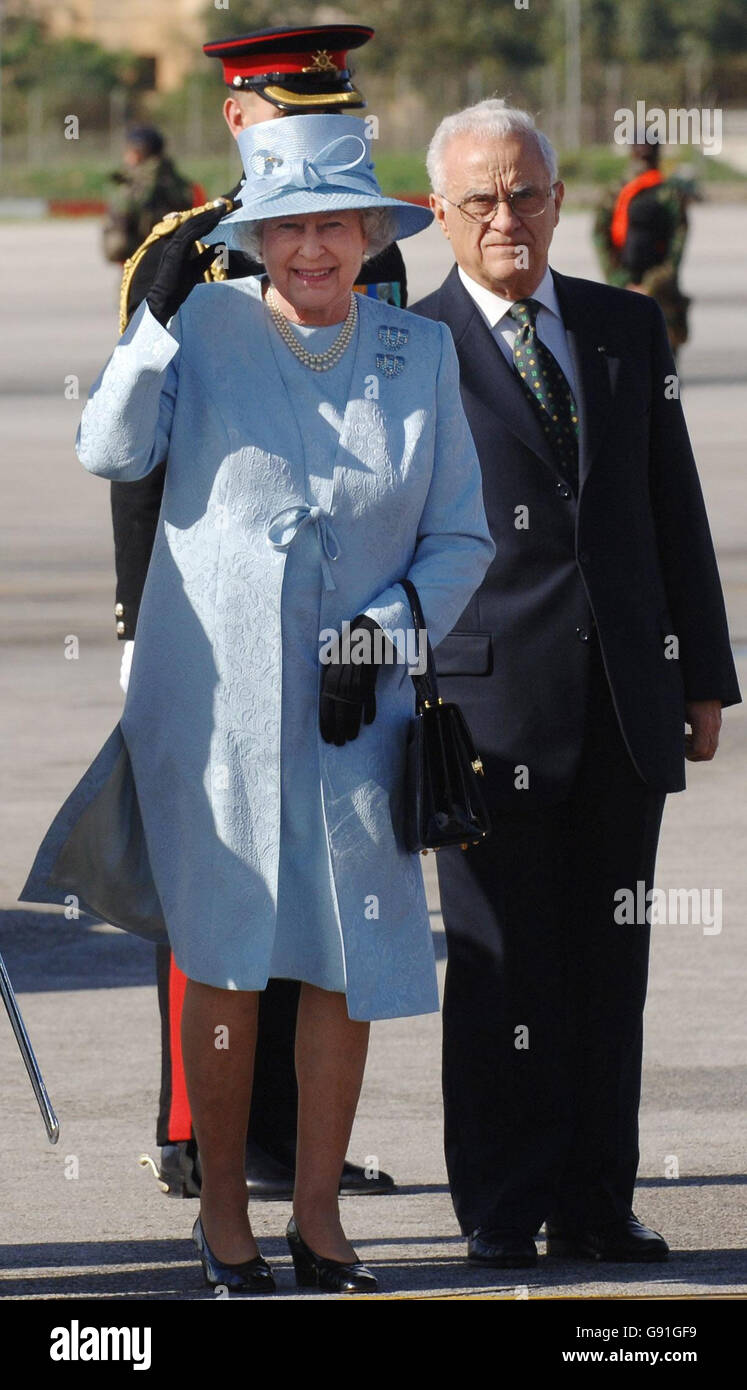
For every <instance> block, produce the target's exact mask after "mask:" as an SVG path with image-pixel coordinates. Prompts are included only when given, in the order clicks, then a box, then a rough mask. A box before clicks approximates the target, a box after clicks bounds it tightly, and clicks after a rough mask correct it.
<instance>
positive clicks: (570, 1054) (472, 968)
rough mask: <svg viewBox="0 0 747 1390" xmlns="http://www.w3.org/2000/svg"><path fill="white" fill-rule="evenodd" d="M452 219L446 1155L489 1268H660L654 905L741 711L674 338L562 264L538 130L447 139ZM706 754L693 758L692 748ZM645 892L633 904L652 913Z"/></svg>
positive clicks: (476, 1249) (475, 132)
mask: <svg viewBox="0 0 747 1390" xmlns="http://www.w3.org/2000/svg"><path fill="white" fill-rule="evenodd" d="M428 163H429V173H430V176H431V181H432V185H433V189H434V194H433V197H432V206H433V208H434V210H435V213H436V217H437V218H438V221H439V223H440V226H441V229H442V231H443V232H444V234H445V235H446V236H447V237H448V238H449V240H450V241H451V243H452V246H453V249H454V254H455V257H456V261H457V265H456V266H455V267H454V269H453V270H452V272H451V274H450V275H449V276H448V278H447V279H446V281H445V282H444V284H443V285H442V286H441V288H440V289H439V290H437V291H436V293H435V294H432V295H430V296H428V298H426V299H424V300H422V301H421V302H420V303H419V304H418V305H417V306H416V312H418V313H421V314H425V315H427V316H428V317H430V318H434V319H440V320H442V321H443V322H445V323H447V324H448V325H449V327H450V328H451V331H452V334H453V336H454V341H455V344H456V348H457V352H458V354H459V359H460V363H461V374H462V394H463V400H464V405H465V408H466V412H467V416H468V419H469V422H470V427H471V429H472V433H473V435H474V439H475V443H476V446H477V449H478V452H479V455H480V459H481V463H482V469H483V480H484V496H485V506H486V511H487V515H488V520H489V523H490V526H491V531H492V534H493V539H494V540H495V542H496V547H497V549H496V557H495V560H494V562H493V564H492V566H491V568H490V570H489V571H488V574H487V576H486V578H485V580H484V582H483V584H482V587H481V588H480V590H479V591H478V592H477V594H476V595H475V596H474V598H473V599H472V601H471V602H470V604H469V606H468V607H467V609H466V610H465V612H464V614H463V615H462V617H461V619H460V621H459V623H458V624H457V627H456V629H455V630H454V631H453V632H452V634H451V635H450V636H449V637H447V638H446V640H445V641H444V642H443V643H442V644H441V645H440V646H439V648H438V649H437V652H436V661H437V668H438V670H439V672H440V674H441V677H442V680H441V693H442V694H443V695H444V696H445V697H446V698H447V699H451V700H456V701H458V703H459V704H460V705H461V706H462V708H463V710H464V712H465V714H466V716H467V718H468V720H469V723H470V725H471V727H472V732H473V734H474V737H475V742H476V744H477V747H478V748H479V750H480V753H481V755H482V759H483V762H484V764H485V773H486V778H485V786H486V791H487V794H488V799H489V803H490V809H491V813H492V819H493V833H492V835H491V836H490V837H489V838H488V839H487V840H486V841H485V843H484V845H480V846H478V847H476V848H473V849H470V850H469V851H468V852H466V853H462V852H461V851H460V850H458V849H456V850H447V851H442V852H441V853H440V854H439V856H438V870H439V882H440V889H441V901H442V906H443V914H444V923H445V929H446V936H447V944H448V967H447V976H446V993H445V1000H444V1102H445V1119H446V1136H445V1143H446V1157H447V1165H448V1170H449V1178H450V1183H451V1188H452V1194H453V1199H454V1204H455V1209H456V1213H457V1216H458V1219H459V1222H460V1225H461V1227H462V1230H463V1231H464V1233H465V1235H466V1236H467V1237H468V1256H469V1258H470V1259H472V1260H474V1261H475V1262H478V1263H483V1264H487V1265H491V1266H496V1267H514V1266H526V1265H531V1264H534V1263H535V1262H536V1258H537V1251H536V1246H535V1244H534V1240H533V1237H534V1235H535V1234H536V1232H537V1231H538V1230H539V1228H540V1226H541V1225H542V1223H543V1221H546V1222H547V1231H548V1253H549V1254H551V1255H561V1256H569V1257H581V1258H596V1259H608V1260H639V1259H641V1260H662V1259H666V1257H667V1253H668V1252H667V1245H666V1243H665V1241H664V1240H663V1238H662V1237H661V1236H660V1235H659V1234H658V1233H657V1232H655V1231H651V1230H648V1229H647V1228H646V1227H645V1226H643V1225H642V1224H641V1223H640V1222H638V1221H637V1219H636V1217H635V1216H634V1214H633V1209H632V1200H633V1189H634V1185H635V1177H636V1171H637V1165H638V1105H639V1097H640V1078H641V1046H642V1018H643V1006H644V1000H645V993H646V976H647V967H648V946H649V924H648V923H647V922H646V920H645V914H644V920H641V921H638V922H636V923H635V924H630V923H629V922H627V921H625V920H624V919H623V920H622V921H621V917H620V911H619V906H618V905H619V903H620V901H621V899H620V892H621V890H626V889H630V890H633V891H635V890H636V888H637V886H638V885H641V884H643V885H645V889H646V890H648V888H649V887H650V886H651V881H652V877H653V872H654V863H655V857H656V847H657V840H658V833H659V824H660V820H661V815H662V810H663V806H664V799H665V795H666V793H667V792H671V791H680V790H681V789H682V788H683V787H684V785H685V777H684V757H685V756H687V757H688V758H690V759H692V760H695V761H707V760H709V759H711V758H712V757H713V755H714V753H715V751H716V747H717V744H718V737H719V727H720V723H721V707H722V705H729V704H733V703H735V702H737V701H738V700H739V698H740V696H739V690H738V687H737V682H736V675H735V671H734V664H733V661H732V655H731V650H730V646H729V638H728V632H727V626H726V616H725V612H724V604H723V598H722V594H721V588H720V584H719V578H718V573H717V569H716V562H715V557H714V553H713V547H712V544H711V539H710V534H709V529H708V522H707V519H706V514H705V510H704V505H703V498H702V494H701V490H700V485H699V482H698V477H697V473H696V470H695V464H694V461H693V456H692V451H691V448H690V443H689V439H688V434H687V429H686V426H685V421H684V417H683V414H682V409H681V406H680V402H679V399H678V384H677V378H676V375H675V370H674V364H673V361H672V357H671V353H670V350H669V345H668V341H667V334H666V330H665V327H664V322H663V319H662V315H661V312H660V310H659V308H658V306H657V305H656V304H655V303H654V302H653V301H652V300H651V299H649V298H648V297H645V296H643V295H638V294H635V293H631V292H628V291H625V290H620V289H613V288H610V287H608V286H605V285H599V284H596V283H592V282H591V281H587V280H580V279H571V278H569V277H568V276H565V275H559V274H557V273H556V272H554V271H551V270H550V269H549V268H548V250H549V246H550V242H551V239H552V235H553V230H554V228H555V226H556V225H557V222H558V217H559V213H560V206H561V202H562V198H563V185H562V183H561V182H559V181H558V177H557V167H556V162H555V156H554V153H553V150H552V147H551V146H550V144H549V142H548V141H547V140H546V138H545V137H544V136H543V135H541V134H540V132H538V131H536V130H535V128H534V124H533V121H532V119H531V117H529V116H527V115H526V113H524V112H520V111H515V110H512V109H510V108H508V107H505V106H504V103H502V102H499V101H488V102H481V103H480V104H479V106H477V107H474V108H471V109H470V110H468V111H466V112H461V113H459V114H458V115H457V116H452V117H448V118H447V119H446V120H445V121H444V122H442V125H441V126H440V127H439V129H438V131H437V132H436V135H435V136H434V139H433V142H432V144H431V148H430V151H429V161H428ZM686 723H688V724H689V725H690V730H691V732H690V733H689V735H687V736H685V724H686ZM640 891H641V890H640V888H639V896H640Z"/></svg>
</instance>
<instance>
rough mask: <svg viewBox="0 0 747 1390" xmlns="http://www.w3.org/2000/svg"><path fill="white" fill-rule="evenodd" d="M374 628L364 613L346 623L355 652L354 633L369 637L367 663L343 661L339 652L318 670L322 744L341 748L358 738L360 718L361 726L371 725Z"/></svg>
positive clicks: (374, 697)
mask: <svg viewBox="0 0 747 1390" xmlns="http://www.w3.org/2000/svg"><path fill="white" fill-rule="evenodd" d="M378 629H379V624H378V623H377V622H374V619H373V618H368V617H366V615H365V614H360V615H359V616H358V617H357V618H353V621H352V623H351V624H350V644H351V647H352V649H353V651H355V646H356V636H355V635H356V633H357V632H361V631H362V632H367V633H368V634H369V637H370V638H371V640H370V641H369V643H368V655H369V657H370V660H368V661H362V662H355V661H343V660H342V656H343V653H342V651H340V652H339V653H338V656H339V658H340V659H339V660H337V661H332V662H329V663H328V664H327V665H326V666H324V667H323V668H322V688H321V695H320V697H319V727H320V729H321V732H322V738H323V739H324V742H325V743H335V744H336V745H337V747H338V748H341V747H342V745H343V744H344V743H347V742H348V740H349V739H354V738H357V737H358V734H359V732H360V727H361V718H363V722H364V724H373V721H374V719H375V718H376V693H375V692H376V677H377V675H378V674H379V668H378V665H377V664H376V662H375V661H374V655H375V653H374V643H373V634H374V633H375V632H376V631H377V630H378ZM364 651H365V648H364ZM351 655H352V652H351Z"/></svg>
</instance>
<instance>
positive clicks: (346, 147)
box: [201, 114, 433, 250]
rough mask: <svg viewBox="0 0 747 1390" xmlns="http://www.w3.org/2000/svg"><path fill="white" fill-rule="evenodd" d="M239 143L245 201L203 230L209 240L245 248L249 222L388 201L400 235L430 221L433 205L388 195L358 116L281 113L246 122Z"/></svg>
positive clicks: (397, 237)
mask: <svg viewBox="0 0 747 1390" xmlns="http://www.w3.org/2000/svg"><path fill="white" fill-rule="evenodd" d="M237 143H238V146H239V152H240V154H241V159H242V162H243V165H244V174H245V182H244V184H243V185H242V188H241V192H240V195H239V196H240V198H241V207H240V208H237V209H236V210H235V211H234V212H230V213H229V214H228V216H227V217H224V218H223V219H222V220H221V221H220V222H219V223H218V225H217V226H216V227H215V228H214V230H213V231H212V232H209V233H208V234H207V235H206V236H204V237H202V238H201V240H202V241H204V242H206V243H210V244H215V243H216V242H223V243H225V245H226V246H228V247H229V249H231V250H234V249H235V250H242V249H243V247H244V244H245V243H244V238H243V235H242V232H243V225H245V224H246V223H247V222H261V221H265V220H266V219H267V218H269V217H286V216H289V217H293V216H296V215H297V214H299V213H309V212H327V211H329V210H330V209H335V210H337V209H341V208H361V209H363V208H389V209H390V211H391V213H392V217H393V219H394V226H395V232H394V236H395V240H398V241H399V240H401V239H402V237H408V236H414V235H415V233H416V232H420V231H422V229H423V227H427V226H428V225H429V223H431V222H432V221H433V213H432V212H431V211H430V209H429V208H424V207H419V206H418V205H417V204H415V203H404V202H402V201H401V200H400V199H399V198H385V197H384V195H383V193H382V191H381V189H380V188H379V185H378V183H377V180H376V174H375V172H374V166H373V162H372V160H371V136H370V133H369V129H368V125H367V123H366V121H363V120H360V118H359V117H357V116H338V115H330V114H327V115H319V116H284V117H283V119H282V120H276V121H262V122H260V124H259V125H253V126H248V127H247V128H246V130H242V132H241V134H240V135H239V137H238V141H237ZM242 224H243V225H242Z"/></svg>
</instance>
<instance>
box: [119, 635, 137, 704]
mask: <svg viewBox="0 0 747 1390" xmlns="http://www.w3.org/2000/svg"><path fill="white" fill-rule="evenodd" d="M134 648H135V639H134V637H132V638H129V639H128V641H126V642H125V644H124V651H123V652H122V664H121V666H120V668H119V684H120V685H121V687H122V689H123V690H124V693H125V695H126V694H127V687H128V685H129V683H130V667H131V665H132V653H133V651H134Z"/></svg>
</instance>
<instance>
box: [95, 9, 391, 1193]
mask: <svg viewBox="0 0 747 1390" xmlns="http://www.w3.org/2000/svg"><path fill="white" fill-rule="evenodd" d="M373 32H374V31H373V29H371V28H369V27H368V26H367V25H360V24H326V25H303V26H294V27H290V28H289V27H283V28H273V29H260V30H255V31H253V32H251V33H248V34H242V35H237V36H235V37H233V38H229V39H222V40H218V41H216V42H214V43H207V44H205V45H204V51H205V53H206V54H207V55H208V56H209V57H214V58H217V59H218V60H219V61H220V63H221V65H222V75H223V80H224V82H225V84H226V86H227V87H228V88H229V91H230V95H229V96H227V97H226V98H225V100H224V103H223V115H224V117H225V120H226V123H227V125H228V127H229V129H230V131H231V134H232V135H233V136H234V137H237V136H238V135H239V134H240V133H241V131H242V130H243V129H244V128H245V127H246V126H250V125H256V124H258V123H260V122H262V121H270V120H277V119H280V118H281V117H282V116H283V115H285V114H294V115H300V114H302V113H307V114H309V113H315V112H319V111H348V110H351V111H352V110H359V109H360V108H362V107H364V106H365V105H366V103H365V100H364V98H363V96H362V95H361V93H360V92H359V91H358V89H357V88H356V87H355V86H354V85H353V82H352V80H351V72H350V70H349V68H348V60H347V54H348V50H350V49H357V48H359V47H361V46H362V45H363V44H364V43H366V42H367V41H368V40H369V39H370V38H371V37H372V35H373ZM240 195H241V189H240V185H239V184H237V185H236V187H235V188H233V189H232V190H231V192H230V193H229V194H227V195H226V197H227V198H230V199H231V200H233V199H235V198H238V197H240ZM224 213H225V207H218V208H216V210H215V211H214V213H213V214H212V215H211V213H210V212H208V213H206V212H205V211H203V210H201V209H198V210H197V212H196V214H194V216H196V217H197V218H199V219H200V225H201V230H202V233H203V234H205V233H206V232H207V231H208V230H209V228H208V226H206V225H205V226H203V225H202V224H203V223H206V222H211V224H212V225H214V224H215V223H217V222H218V220H219V218H220V217H222V216H223V215H224ZM195 235H196V234H194V233H193V232H192V229H191V227H190V225H189V223H188V222H187V221H185V222H183V223H182V224H181V225H180V224H179V222H177V221H175V222H174V230H173V232H172V233H171V235H170V236H169V235H168V232H166V235H165V237H164V236H159V237H158V238H157V239H156V240H154V241H153V244H152V245H151V246H149V247H148V248H147V250H145V251H144V252H143V254H142V255H140V256H139V257H138V261H137V265H136V267H133V273H132V274H131V275H130V274H128V275H127V282H126V283H127V292H126V295H125V297H124V298H125V303H124V304H123V306H122V307H123V311H124V312H123V320H124V321H126V320H127V319H129V317H131V316H132V314H133V313H134V312H135V310H136V308H137V306H138V304H139V303H140V302H141V300H142V299H144V298H145V296H146V294H147V293H148V291H149V290H150V287H151V284H152V282H153V279H154V278H155V275H156V271H157V270H158V268H159V264H160V261H161V257H162V255H163V254H164V247H165V246H167V245H168V244H169V243H172V242H173V241H175V240H176V239H177V237H178V238H180V239H184V240H185V242H187V243H188V249H189V250H190V252H191V259H190V260H189V261H186V260H185V262H184V275H183V277H182V280H181V282H180V284H179V286H178V287H177V288H178V294H177V297H178V298H179V299H180V300H181V299H185V298H186V297H187V294H188V293H189V291H190V289H191V288H192V287H193V285H194V284H195V283H196V282H197V280H198V279H200V278H202V271H203V270H204V269H205V266H204V265H203V264H202V260H203V259H206V260H207V262H210V261H212V260H213V257H212V254H211V253H210V252H206V253H203V257H202V258H200V257H199V256H198V253H197V251H196V250H193V249H192V248H193V241H194V236H195ZM146 245H147V243H146ZM227 262H228V263H227V265H226V266H225V268H224V269H223V270H222V271H221V272H220V275H221V276H222V277H223V278H226V279H236V278H240V277H242V276H245V275H256V274H258V273H260V272H261V270H262V267H261V266H260V265H258V264H257V262H255V261H252V260H251V259H250V258H249V257H248V256H247V255H244V254H243V252H241V251H231V252H229V253H228V256H227ZM356 288H357V289H358V291H359V293H363V294H369V295H372V296H374V297H376V298H379V299H385V300H387V301H388V302H390V303H393V304H397V305H401V306H402V308H404V307H405V305H406V303H407V279H406V274H405V265H404V261H403V259H402V253H401V252H400V250H399V247H398V246H397V245H396V243H393V244H392V245H391V246H388V247H386V248H385V250H384V251H382V252H380V254H379V255H378V256H375V257H372V258H371V259H370V260H369V261H367V262H366V263H365V264H364V265H363V266H362V267H361V272H360V283H359V285H358V286H356ZM175 307H176V303H175V302H174V304H173V306H172V312H173V311H174V309H175ZM122 327H124V322H123V324H122ZM164 478H165V464H160V465H159V466H158V467H156V468H154V469H153V470H152V471H151V472H150V473H149V474H148V476H147V477H146V478H143V479H141V480H140V481H139V482H134V483H116V482H115V483H112V484H111V503H112V520H113V527H114V551H115V564H116V572H117V591H116V603H115V608H114V614H115V619H116V625H117V636H118V637H119V639H120V640H121V641H122V642H123V643H124V649H123V660H122V672H121V684H122V686H123V688H124V689H125V690H126V688H127V681H128V678H129V667H130V662H131V660H132V648H133V643H134V639H135V628H136V623H137V618H138V612H139V608H140V600H141V597H142V593H143V588H144V585H145V577H146V574H147V572H148V565H149V562H150V556H151V551H152V549H153V542H154V539H155V534H156V528H157V525H158V515H159V511H160V508H161V499H162V496H163V487H164ZM156 969H157V976H158V1001H159V1008H160V1013H161V1092H160V1103H159V1111H158V1120H157V1125H156V1138H157V1142H158V1144H159V1146H160V1148H161V1158H160V1164H159V1179H160V1182H161V1186H162V1189H163V1191H165V1192H167V1193H168V1194H169V1195H171V1196H175V1197H197V1196H199V1192H200V1182H201V1175H200V1163H199V1154H198V1152H197V1146H196V1143H195V1140H194V1137H193V1135H192V1115H191V1110H190V1106H189V1100H188V1097H187V1089H186V1081H185V1077H184V1066H183V1062H182V1053H181V1010H182V1003H183V999H184V987H185V983H186V980H185V976H184V975H183V974H182V972H181V971H180V970H179V969H178V968H177V966H176V965H175V963H174V959H173V956H172V954H171V951H170V949H169V947H168V946H159V947H156ZM298 996H299V986H298V983H297V982H296V981H294V980H271V981H270V982H269V984H268V986H267V989H266V990H265V991H264V994H263V995H262V1002H261V1005H260V1011H259V1031H258V1037H257V1053H256V1060H255V1073H254V1089H253V1098H252V1116H251V1121H250V1125H249V1134H248V1136H247V1148H246V1178H247V1186H248V1189H249V1191H250V1192H251V1194H252V1196H253V1197H255V1198H256V1197H267V1198H278V1197H290V1196H291V1195H292V1192H293V1182H294V1170H295V1146H296V1111H297V1104H298V1096H297V1089H296V1076H295V1065H294V1043H295V1025H296V1012H297V1009H298ZM393 1189H394V1183H393V1180H392V1178H391V1177H390V1176H389V1174H388V1173H385V1172H383V1171H381V1170H379V1169H378V1168H377V1165H376V1162H375V1160H374V1159H373V1158H372V1160H371V1162H370V1163H367V1166H366V1167H365V1168H363V1167H361V1166H360V1165H358V1164H354V1163H346V1164H345V1167H344V1170H343V1175H342V1181H341V1191H342V1192H344V1193H347V1194H360V1193H362V1192H378V1193H381V1192H391V1191H392V1190H393Z"/></svg>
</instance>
